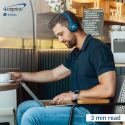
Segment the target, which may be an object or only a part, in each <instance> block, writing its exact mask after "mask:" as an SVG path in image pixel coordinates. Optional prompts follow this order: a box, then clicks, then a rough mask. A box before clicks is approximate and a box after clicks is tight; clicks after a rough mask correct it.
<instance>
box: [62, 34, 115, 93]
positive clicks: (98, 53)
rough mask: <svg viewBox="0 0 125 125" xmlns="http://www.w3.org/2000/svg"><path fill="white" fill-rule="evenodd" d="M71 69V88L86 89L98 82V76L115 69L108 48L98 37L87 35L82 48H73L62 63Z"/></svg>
mask: <svg viewBox="0 0 125 125" xmlns="http://www.w3.org/2000/svg"><path fill="white" fill-rule="evenodd" d="M63 65H64V66H65V67H67V68H68V69H70V70H71V90H72V91H74V90H77V89H78V90H86V89H90V88H91V87H93V86H95V85H97V84H99V80H98V76H99V75H101V74H102V73H105V72H108V71H114V70H115V63H114V59H113V54H112V52H111V50H110V48H109V47H108V46H107V45H106V44H105V43H103V42H101V41H100V40H99V39H96V38H93V37H92V36H91V35H87V37H86V39H85V41H84V43H83V46H82V48H81V49H80V50H79V49H78V48H75V49H74V50H73V51H72V52H71V53H70V54H69V56H68V57H67V59H66V60H65V62H64V64H63Z"/></svg>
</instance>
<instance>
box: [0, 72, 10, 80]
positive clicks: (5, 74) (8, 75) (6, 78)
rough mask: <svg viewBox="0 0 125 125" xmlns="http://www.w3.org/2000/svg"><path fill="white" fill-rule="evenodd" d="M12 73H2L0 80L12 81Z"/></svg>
mask: <svg viewBox="0 0 125 125" xmlns="http://www.w3.org/2000/svg"><path fill="white" fill-rule="evenodd" d="M10 79H11V74H10V73H1V74H0V82H7V81H10Z"/></svg>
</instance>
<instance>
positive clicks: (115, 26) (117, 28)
mask: <svg viewBox="0 0 125 125" xmlns="http://www.w3.org/2000/svg"><path fill="white" fill-rule="evenodd" d="M110 28H111V31H120V30H121V26H120V25H111V26H110Z"/></svg>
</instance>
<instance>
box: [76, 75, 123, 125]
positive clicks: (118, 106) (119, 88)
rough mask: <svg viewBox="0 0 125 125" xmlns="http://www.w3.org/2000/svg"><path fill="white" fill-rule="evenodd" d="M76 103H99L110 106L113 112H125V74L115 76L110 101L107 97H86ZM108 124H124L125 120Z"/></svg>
mask: <svg viewBox="0 0 125 125" xmlns="http://www.w3.org/2000/svg"><path fill="white" fill-rule="evenodd" d="M77 104H78V105H84V104H89V105H90V104H92V105H93V104H94V105H96V104H97V105H99V104H101V105H104V106H108V107H110V108H111V112H112V113H113V114H125V75H119V76H117V78H116V94H115V96H114V98H113V100H112V101H110V100H109V99H97V98H86V99H83V100H77ZM110 125H125V122H110Z"/></svg>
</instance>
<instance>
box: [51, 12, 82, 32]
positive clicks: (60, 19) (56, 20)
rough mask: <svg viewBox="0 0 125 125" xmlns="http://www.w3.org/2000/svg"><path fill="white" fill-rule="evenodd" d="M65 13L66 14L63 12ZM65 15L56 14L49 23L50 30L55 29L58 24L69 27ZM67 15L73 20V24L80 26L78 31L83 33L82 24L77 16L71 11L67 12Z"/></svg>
mask: <svg viewBox="0 0 125 125" xmlns="http://www.w3.org/2000/svg"><path fill="white" fill-rule="evenodd" d="M63 13H64V12H63ZM63 13H58V14H56V15H55V16H54V17H53V18H52V19H51V20H50V22H49V28H51V29H53V28H54V27H55V26H56V24H57V23H59V24H61V25H62V26H65V27H68V24H69V22H68V19H67V18H66V17H65V16H64V14H63ZM65 13H67V14H68V15H69V16H70V18H71V19H72V21H73V22H75V23H77V25H78V29H79V30H81V31H83V29H82V27H81V24H80V22H79V20H78V18H77V17H76V16H75V14H74V13H72V12H71V11H68V10H66V11H65Z"/></svg>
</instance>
